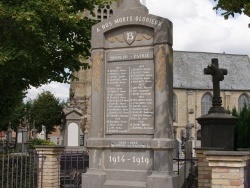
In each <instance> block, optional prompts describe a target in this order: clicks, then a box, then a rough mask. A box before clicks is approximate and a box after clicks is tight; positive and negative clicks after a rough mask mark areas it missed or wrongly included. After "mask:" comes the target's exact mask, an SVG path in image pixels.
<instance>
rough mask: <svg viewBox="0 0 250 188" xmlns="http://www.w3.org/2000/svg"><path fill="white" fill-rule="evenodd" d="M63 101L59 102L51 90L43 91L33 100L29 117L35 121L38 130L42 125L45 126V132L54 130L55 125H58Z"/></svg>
mask: <svg viewBox="0 0 250 188" xmlns="http://www.w3.org/2000/svg"><path fill="white" fill-rule="evenodd" d="M63 105H64V103H62V102H60V101H59V99H58V98H56V97H55V96H54V95H53V94H52V93H51V92H49V91H45V92H43V93H41V94H39V95H38V97H37V98H36V99H35V100H34V101H33V106H32V108H31V117H32V119H33V120H34V121H35V127H36V129H37V130H38V132H40V131H41V129H42V125H44V126H45V127H46V133H47V134H49V133H51V132H53V131H54V126H55V125H60V124H61V120H62V110H63Z"/></svg>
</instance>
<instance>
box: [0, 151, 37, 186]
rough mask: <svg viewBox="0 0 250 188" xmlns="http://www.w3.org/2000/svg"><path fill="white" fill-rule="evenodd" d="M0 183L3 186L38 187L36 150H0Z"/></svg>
mask: <svg viewBox="0 0 250 188" xmlns="http://www.w3.org/2000/svg"><path fill="white" fill-rule="evenodd" d="M0 157H1V159H0V170H1V179H0V185H1V187H2V188H17V187H18V188H19V187H22V188H30V187H31V188H36V187H37V159H38V156H37V155H36V153H35V152H34V151H29V152H27V153H18V152H16V151H13V150H0Z"/></svg>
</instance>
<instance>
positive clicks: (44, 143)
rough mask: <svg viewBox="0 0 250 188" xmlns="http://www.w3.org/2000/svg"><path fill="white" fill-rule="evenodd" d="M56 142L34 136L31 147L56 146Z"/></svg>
mask: <svg viewBox="0 0 250 188" xmlns="http://www.w3.org/2000/svg"><path fill="white" fill-rule="evenodd" d="M54 145H55V144H54V143H53V142H51V141H49V140H43V139H39V138H34V139H32V140H30V144H29V148H30V149H34V148H35V146H54Z"/></svg>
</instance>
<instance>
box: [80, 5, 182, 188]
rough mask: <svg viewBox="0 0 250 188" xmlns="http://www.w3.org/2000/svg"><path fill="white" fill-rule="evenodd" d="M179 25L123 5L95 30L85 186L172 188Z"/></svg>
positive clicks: (175, 179)
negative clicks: (174, 36)
mask: <svg viewBox="0 0 250 188" xmlns="http://www.w3.org/2000/svg"><path fill="white" fill-rule="evenodd" d="M172 34H173V33H172V23H171V22H170V21H169V20H167V19H165V18H161V17H157V16H154V15H149V14H148V10H147V8H146V7H145V6H143V5H141V4H140V2H139V0H123V1H122V3H121V5H120V7H119V8H118V10H117V11H116V13H115V14H114V16H113V17H111V18H110V19H107V20H105V21H103V22H101V23H99V24H97V25H95V26H94V27H93V28H92V55H91V57H92V120H91V122H92V125H91V129H90V134H89V138H88V140H87V149H88V150H89V159H90V162H89V169H88V171H87V173H85V174H83V179H82V182H83V185H82V186H83V188H93V187H95V188H128V187H133V188H156V187H157V188H165V187H166V185H168V187H169V188H172V187H176V188H179V187H180V186H179V185H178V182H179V181H178V176H176V175H174V173H173V149H174V147H175V141H174V140H173V135H172V132H173V130H172V126H173V125H172V122H173V121H172V110H173V104H172V101H173V50H172Z"/></svg>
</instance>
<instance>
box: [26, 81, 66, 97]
mask: <svg viewBox="0 0 250 188" xmlns="http://www.w3.org/2000/svg"><path fill="white" fill-rule="evenodd" d="M43 91H50V92H51V93H53V94H54V95H55V97H56V98H59V99H60V100H64V101H67V99H68V98H69V84H63V83H58V82H51V83H50V84H46V85H42V86H41V87H38V88H35V87H31V88H30V89H29V90H28V91H27V92H28V94H27V96H26V99H25V100H29V99H31V100H33V99H35V98H36V97H37V96H38V94H40V93H42V92H43Z"/></svg>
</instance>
